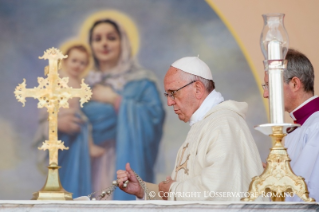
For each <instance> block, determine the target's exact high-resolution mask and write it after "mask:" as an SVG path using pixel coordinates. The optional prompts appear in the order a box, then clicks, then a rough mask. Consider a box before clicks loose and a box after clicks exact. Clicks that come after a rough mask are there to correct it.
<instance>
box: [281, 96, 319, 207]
mask: <svg viewBox="0 0 319 212" xmlns="http://www.w3.org/2000/svg"><path fill="white" fill-rule="evenodd" d="M315 98H318V97H316V96H315ZM313 99H314V98H312V99H311V100H313ZM308 102H309V101H308ZM308 102H307V103H308ZM303 106H304V105H303ZM298 109H299V108H298ZM291 116H292V114H291ZM292 117H293V118H294V116H292ZM285 147H286V148H287V151H288V155H289V157H290V159H291V162H290V165H291V168H292V170H293V171H294V173H295V174H296V175H297V176H302V177H303V178H305V182H306V183H307V186H308V190H309V196H310V197H312V198H314V199H315V200H316V202H318V201H319V112H315V113H313V114H312V115H311V116H309V118H307V120H306V121H305V122H304V123H303V124H302V126H301V127H299V128H297V129H296V130H294V131H293V132H291V133H289V134H288V135H287V137H286V139H285ZM286 201H289V202H290V201H293V202H296V201H297V202H298V201H299V202H301V201H302V200H301V199H300V198H299V197H298V196H297V195H295V196H294V197H291V198H290V197H286Z"/></svg>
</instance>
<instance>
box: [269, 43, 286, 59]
mask: <svg viewBox="0 0 319 212" xmlns="http://www.w3.org/2000/svg"><path fill="white" fill-rule="evenodd" d="M282 59H284V58H282V47H281V42H280V41H277V40H272V41H270V42H269V43H268V60H282Z"/></svg>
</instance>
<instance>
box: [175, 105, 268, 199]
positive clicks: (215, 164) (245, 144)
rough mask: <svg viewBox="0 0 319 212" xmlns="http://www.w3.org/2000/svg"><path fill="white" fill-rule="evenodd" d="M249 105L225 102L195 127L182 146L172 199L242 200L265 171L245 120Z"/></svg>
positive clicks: (194, 125)
mask: <svg viewBox="0 0 319 212" xmlns="http://www.w3.org/2000/svg"><path fill="white" fill-rule="evenodd" d="M246 111H247V104H246V103H243V102H235V101H225V102H222V103H220V104H218V105H217V106H215V107H213V108H212V109H211V110H209V111H208V113H206V115H205V116H204V119H203V120H201V121H198V122H196V123H195V124H193V125H192V126H191V129H190V131H189V133H188V135H187V138H186V141H185V142H184V143H183V145H182V146H181V147H180V149H179V151H178V154H177V157H176V161H175V166H174V170H173V172H172V175H171V177H172V179H173V180H176V182H174V183H172V184H171V187H170V194H169V200H188V201H190V200H191V201H195V200H214V201H239V200H240V198H241V197H244V196H243V193H244V192H247V191H248V188H249V184H250V182H251V180H252V178H253V177H254V176H258V175H260V174H261V173H262V171H263V169H262V163H261V159H260V156H259V152H258V149H257V146H256V144H255V142H254V140H253V138H252V135H251V133H250V131H249V128H248V126H247V124H246V121H245V113H246Z"/></svg>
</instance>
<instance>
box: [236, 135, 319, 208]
mask: <svg viewBox="0 0 319 212" xmlns="http://www.w3.org/2000/svg"><path fill="white" fill-rule="evenodd" d="M285 135H286V134H283V133H282V132H281V133H280V132H279V133H278V132H275V133H273V134H271V135H270V137H272V138H273V139H274V140H275V145H274V146H273V148H271V149H270V153H269V156H268V158H267V166H266V168H265V169H264V172H263V173H262V174H261V175H260V176H256V177H254V178H253V179H252V182H251V183H250V186H249V190H248V193H249V194H250V195H249V196H248V197H245V198H242V199H241V201H254V200H255V199H256V198H257V197H259V196H260V195H265V194H267V197H269V196H270V195H268V194H269V192H270V194H271V200H272V201H285V197H286V196H293V195H294V194H295V195H298V196H299V197H300V198H301V199H302V200H303V201H305V202H315V200H314V199H313V198H310V197H309V192H308V188H307V184H306V183H305V179H304V178H303V177H300V176H296V175H295V174H294V172H293V171H292V169H291V167H290V161H291V160H290V158H289V156H288V153H287V148H285V147H283V146H282V144H281V141H282V139H283V137H285Z"/></svg>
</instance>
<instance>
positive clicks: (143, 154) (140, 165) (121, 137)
mask: <svg viewBox="0 0 319 212" xmlns="http://www.w3.org/2000/svg"><path fill="white" fill-rule="evenodd" d="M119 94H120V95H121V97H122V100H121V105H120V108H119V111H118V113H116V111H115V110H114V108H113V106H111V105H109V104H104V103H99V102H94V101H91V102H89V103H87V104H85V105H84V108H83V112H84V113H85V115H86V116H87V117H88V119H89V121H90V123H91V125H92V136H93V140H94V143H95V144H97V145H99V144H101V143H103V142H104V141H107V140H114V139H115V141H116V165H115V170H119V169H122V170H124V169H125V165H126V163H128V162H129V163H130V165H131V167H132V169H133V170H134V171H135V172H136V173H137V174H138V175H139V176H140V177H141V178H142V179H143V180H145V181H147V182H153V181H154V171H153V168H154V165H155V160H156V157H157V153H158V147H159V143H160V140H161V137H162V132H163V122H164V117H165V112H164V109H163V105H162V102H161V99H160V97H159V93H158V90H157V88H156V85H155V83H154V82H153V81H150V80H148V79H142V80H136V81H130V82H128V83H127V84H126V85H125V87H124V89H123V90H122V91H121V92H119ZM114 178H115V179H116V176H114ZM111 183H112V182H110V185H111ZM101 189H103V188H101ZM113 199H115V200H133V199H135V196H133V195H129V194H126V193H124V192H123V191H121V190H120V189H116V190H115V192H114V196H113Z"/></svg>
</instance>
